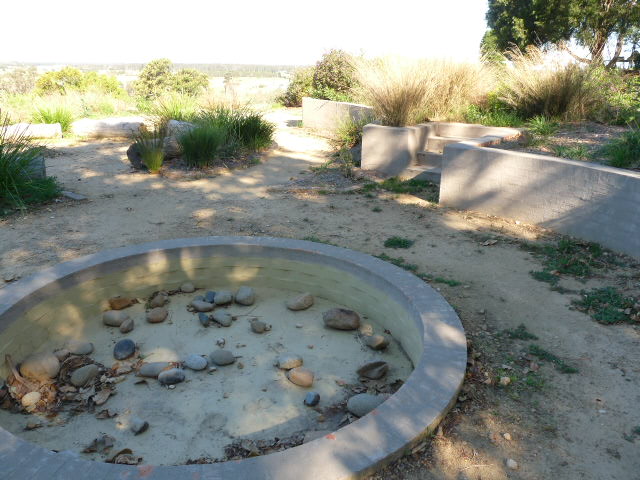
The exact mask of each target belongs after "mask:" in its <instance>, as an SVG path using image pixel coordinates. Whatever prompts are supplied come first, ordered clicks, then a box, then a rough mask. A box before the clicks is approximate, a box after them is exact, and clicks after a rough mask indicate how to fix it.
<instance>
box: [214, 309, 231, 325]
mask: <svg viewBox="0 0 640 480" xmlns="http://www.w3.org/2000/svg"><path fill="white" fill-rule="evenodd" d="M211 318H212V319H213V321H214V322H217V323H219V324H220V325H222V326H223V327H230V326H231V324H232V323H233V317H232V316H231V315H230V314H229V313H227V312H223V311H221V310H216V311H215V312H213V316H212V317H211Z"/></svg>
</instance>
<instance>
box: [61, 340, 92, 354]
mask: <svg viewBox="0 0 640 480" xmlns="http://www.w3.org/2000/svg"><path fill="white" fill-rule="evenodd" d="M64 349H65V350H69V353H72V354H74V355H89V354H90V353H92V352H93V343H91V342H85V341H84V340H69V341H67V343H65V344H64Z"/></svg>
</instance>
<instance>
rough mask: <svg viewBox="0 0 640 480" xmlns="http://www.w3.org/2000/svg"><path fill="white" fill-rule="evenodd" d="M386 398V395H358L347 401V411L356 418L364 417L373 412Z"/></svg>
mask: <svg viewBox="0 0 640 480" xmlns="http://www.w3.org/2000/svg"><path fill="white" fill-rule="evenodd" d="M387 398H388V396H387V395H371V394H369V393H359V394H357V395H354V396H353V397H351V398H350V399H349V400H348V401H347V410H349V411H350V412H351V413H353V414H354V415H355V416H357V417H364V416H365V415H366V414H367V413H369V412H371V411H372V410H375V409H376V408H377V407H378V406H379V405H380V404H382V402H384V401H385V400H386V399H387Z"/></svg>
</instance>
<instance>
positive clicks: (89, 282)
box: [0, 237, 466, 480]
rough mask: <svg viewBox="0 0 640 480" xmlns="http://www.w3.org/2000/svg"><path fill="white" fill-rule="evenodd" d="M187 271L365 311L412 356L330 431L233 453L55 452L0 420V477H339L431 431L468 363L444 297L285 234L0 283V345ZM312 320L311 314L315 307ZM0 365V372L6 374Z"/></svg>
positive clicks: (137, 250) (32, 346)
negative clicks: (202, 457) (112, 458)
mask: <svg viewBox="0 0 640 480" xmlns="http://www.w3.org/2000/svg"><path fill="white" fill-rule="evenodd" d="M186 280H190V281H192V282H194V283H195V285H196V286H200V287H204V286H207V285H208V284H211V283H214V282H226V284H228V285H229V287H236V286H239V285H241V284H247V285H252V286H255V287H257V292H258V302H259V301H260V300H259V295H260V287H261V286H271V287H280V288H285V289H290V290H292V291H311V292H313V293H314V294H316V295H319V296H322V297H324V298H327V299H330V300H333V301H335V302H337V303H344V304H347V305H350V306H351V307H352V308H354V309H356V310H359V311H360V313H362V314H364V315H371V316H375V317H376V318H378V319H381V320H382V323H383V325H384V326H385V327H386V328H388V329H389V330H391V332H392V333H393V335H394V336H395V338H396V339H398V340H399V341H400V343H401V344H402V346H403V348H404V349H405V351H406V353H407V354H408V356H409V357H410V359H411V360H412V362H413V364H414V371H413V372H412V374H411V375H410V376H409V378H408V379H407V381H406V382H405V384H404V385H403V386H402V387H401V388H400V389H399V390H398V391H397V392H396V393H395V394H394V395H392V396H391V397H390V398H389V399H388V400H387V401H385V402H384V403H383V404H382V405H380V406H379V407H378V408H377V409H376V410H374V411H373V412H371V413H370V414H368V415H366V416H364V417H362V418H361V419H359V420H358V421H356V422H353V423H351V424H349V425H347V426H346V427H343V428H341V429H339V430H337V431H336V432H334V433H332V434H331V435H327V436H326V437H323V438H320V439H317V440H314V441H313V442H310V443H308V444H304V445H301V446H298V447H295V448H292V449H289V450H286V451H283V452H279V453H274V454H271V455H266V456H262V457H255V458H249V459H245V460H241V461H232V462H224V463H216V464H210V465H186V466H175V467H162V466H149V465H145V466H126V465H111V464H105V463H100V462H91V461H87V460H84V459H83V458H82V457H81V456H80V455H79V454H76V453H73V452H61V453H55V452H52V451H48V450H45V449H44V448H42V447H39V446H37V445H34V444H31V443H29V442H26V441H24V440H22V439H20V438H19V437H17V436H14V435H12V434H10V433H9V432H7V431H5V430H3V429H2V428H0V478H16V479H17V478H25V479H27V478H28V479H47V480H62V479H64V480H75V479H85V478H100V479H101V480H115V479H124V478H126V479H128V480H136V479H143V478H144V479H146V480H160V479H167V480H168V479H172V480H182V479H185V480H186V479H194V478H199V479H205V478H211V479H213V478H247V479H259V480H261V479H264V480H266V479H275V478H277V479H279V480H294V479H295V480H303V479H323V480H332V479H347V478H356V477H358V476H360V475H364V474H367V473H368V472H371V471H373V470H375V469H376V468H377V467H379V466H380V465H382V464H384V463H386V462H388V461H391V460H393V459H394V458H396V457H397V456H399V455H400V454H402V453H403V452H404V451H405V449H406V448H410V447H411V445H413V444H414V443H415V442H416V441H419V440H420V439H421V438H422V437H423V436H424V435H425V434H427V433H429V432H430V431H432V430H433V429H434V428H435V426H436V425H437V424H438V422H439V421H440V420H441V418H442V417H443V416H444V414H445V413H446V411H447V410H448V408H449V407H450V406H451V405H452V403H453V402H454V401H455V398H456V396H457V392H458V389H459V388H460V385H461V383H462V380H463V377H464V371H465V367H466V340H465V336H464V330H463V328H462V325H461V323H460V320H459V319H458V316H457V315H456V313H455V311H454V310H453V309H452V308H451V306H450V305H449V304H448V303H447V302H446V301H445V300H444V299H443V298H442V296H440V294H439V293H437V292H436V291H435V290H433V289H432V288H431V287H429V286H428V285H427V284H425V283H424V282H422V281H421V280H420V279H418V278H416V277H415V276H414V275H411V274H409V273H408V272H406V271H404V270H402V269H400V268H398V267H395V266H393V265H391V264H389V263H386V262H383V261H381V260H378V259H376V258H373V257H371V256H369V255H365V254H362V253H358V252H354V251H351V250H347V249H343V248H338V247H333V246H329V245H323V244H317V243H312V242H304V241H298V240H289V239H277V238H256V237H205V238H193V239H180V240H168V241H161V242H155V243H150V244H143V245H137V246H132V247H126V248H120V249H116V250H110V251H105V252H100V253H98V254H95V255H90V256H88V257H83V258H80V259H77V260H72V261H70V262H66V263H63V264H60V265H57V266H55V267H53V268H50V269H46V270H43V271H41V272H39V273H37V274H35V275H33V276H31V277H29V278H26V279H23V280H20V281H18V282H16V283H15V284H12V285H9V286H7V287H5V288H4V289H2V290H1V291H0V354H3V355H4V354H10V355H12V356H13V358H14V359H16V360H19V359H21V358H23V357H24V356H25V355H26V354H28V353H31V352H33V351H37V350H38V349H39V348H41V347H42V346H43V344H44V343H45V342H48V341H52V340H53V341H57V340H60V341H63V340H65V339H68V338H78V337H81V336H82V331H83V328H84V325H85V322H86V321H87V319H88V318H93V319H94V321H95V318H99V313H100V312H101V311H102V310H103V309H105V308H106V306H107V304H106V303H105V299H107V298H109V297H110V296H112V295H116V294H127V295H135V296H139V297H144V296H148V295H149V294H150V293H152V292H153V291H155V290H157V289H158V288H160V287H162V288H167V289H171V288H177V287H178V286H179V285H180V284H181V283H182V282H184V281H186ZM319 321H321V319H319ZM6 373H7V372H6V369H5V370H4V371H3V372H2V374H3V375H6Z"/></svg>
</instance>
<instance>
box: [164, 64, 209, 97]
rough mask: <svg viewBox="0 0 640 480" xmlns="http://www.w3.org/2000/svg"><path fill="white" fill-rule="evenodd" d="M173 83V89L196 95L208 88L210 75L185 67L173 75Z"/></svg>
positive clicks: (184, 93)
mask: <svg viewBox="0 0 640 480" xmlns="http://www.w3.org/2000/svg"><path fill="white" fill-rule="evenodd" d="M172 83H173V85H172V87H171V89H172V90H174V91H176V92H178V93H181V94H183V95H191V96H194V97H195V96H197V95H199V94H201V93H202V92H203V90H206V89H207V87H208V86H209V77H207V75H206V74H204V73H202V72H199V71H198V70H195V69H193V68H184V69H182V70H178V71H177V72H176V73H175V74H174V75H173V79H172Z"/></svg>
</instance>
